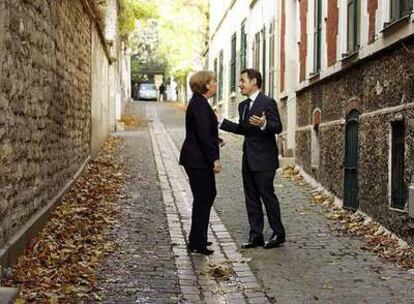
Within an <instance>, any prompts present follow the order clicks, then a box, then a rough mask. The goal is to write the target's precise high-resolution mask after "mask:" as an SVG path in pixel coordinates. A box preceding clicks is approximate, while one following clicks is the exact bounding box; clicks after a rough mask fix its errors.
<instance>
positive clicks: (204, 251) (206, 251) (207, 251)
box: [188, 246, 214, 255]
mask: <svg viewBox="0 0 414 304" xmlns="http://www.w3.org/2000/svg"><path fill="white" fill-rule="evenodd" d="M188 250H189V251H190V252H194V253H200V254H205V255H210V254H213V253H214V250H211V249H208V248H207V247H204V248H193V247H191V246H188Z"/></svg>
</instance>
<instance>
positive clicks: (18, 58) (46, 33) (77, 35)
mask: <svg viewBox="0 0 414 304" xmlns="http://www.w3.org/2000/svg"><path fill="white" fill-rule="evenodd" d="M0 17H1V18H0V20H1V21H0V33H1V34H0V42H1V43H0V246H3V245H4V244H5V242H6V241H7V240H8V239H9V238H10V236H11V235H13V234H14V233H15V232H16V231H17V230H18V229H19V228H20V227H21V226H22V225H23V224H24V223H26V222H27V221H28V220H29V219H30V218H31V217H32V216H33V215H34V214H35V213H36V212H37V211H39V210H40V209H41V208H42V207H44V206H45V205H46V204H47V203H48V202H49V201H50V200H51V199H52V198H53V197H54V196H55V195H56V194H57V193H58V192H59V191H60V190H61V189H62V188H63V186H64V185H65V184H66V183H67V182H68V181H69V180H70V178H71V177H73V175H74V174H75V173H76V172H77V171H78V170H79V168H80V167H81V164H82V163H83V162H84V161H85V159H86V158H87V157H88V156H89V154H90V137H91V136H90V133H91V123H90V121H91V119H90V116H91V114H90V110H91V85H90V82H91V21H90V19H89V17H88V15H87V13H86V11H85V10H84V6H83V4H82V2H81V0H61V1H53V0H35V1H23V0H0Z"/></svg>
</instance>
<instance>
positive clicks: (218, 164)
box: [213, 159, 222, 174]
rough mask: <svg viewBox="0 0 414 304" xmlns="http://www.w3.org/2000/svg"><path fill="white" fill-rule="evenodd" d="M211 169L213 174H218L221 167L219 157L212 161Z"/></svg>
mask: <svg viewBox="0 0 414 304" xmlns="http://www.w3.org/2000/svg"><path fill="white" fill-rule="evenodd" d="M213 170H214V174H219V173H220V172H221V170H222V167H221V163H220V160H219V159H217V160H215V161H214V169H213Z"/></svg>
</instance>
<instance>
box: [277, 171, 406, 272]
mask: <svg viewBox="0 0 414 304" xmlns="http://www.w3.org/2000/svg"><path fill="white" fill-rule="evenodd" d="M282 174H283V176H284V177H285V178H288V179H291V180H292V181H294V182H296V183H299V184H300V185H302V186H303V185H305V183H304V182H303V177H302V176H301V174H300V172H299V170H297V169H295V168H294V167H292V166H290V167H286V168H284V169H283V173H282ZM313 203H315V204H317V205H319V206H321V207H322V210H323V212H324V215H325V217H326V218H327V219H328V220H331V221H332V224H330V225H329V227H330V228H331V230H333V231H336V232H337V233H339V234H348V235H353V236H358V237H361V239H362V240H363V243H364V245H362V246H361V249H363V250H369V251H372V252H374V253H375V254H377V255H378V256H380V257H381V258H385V259H387V260H389V261H392V262H394V263H396V264H397V265H399V266H400V267H402V268H404V269H411V271H412V269H414V248H413V247H411V246H408V245H407V244H406V243H405V242H400V241H399V239H397V238H395V237H394V236H393V235H392V234H391V233H389V232H388V231H387V230H386V229H384V228H383V227H382V226H381V225H380V224H378V223H376V222H374V221H372V219H371V218H369V217H367V216H366V215H364V214H363V213H361V212H359V211H358V212H355V213H354V212H352V211H347V210H344V209H342V208H340V207H338V206H337V205H335V203H334V198H333V197H332V196H331V195H329V194H327V193H316V194H315V195H314V197H313Z"/></svg>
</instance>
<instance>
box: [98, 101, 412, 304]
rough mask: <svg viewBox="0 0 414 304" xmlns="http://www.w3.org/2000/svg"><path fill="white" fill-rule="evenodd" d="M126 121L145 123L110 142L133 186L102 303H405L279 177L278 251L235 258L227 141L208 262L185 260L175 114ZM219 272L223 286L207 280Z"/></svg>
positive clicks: (305, 194) (160, 106)
mask: <svg viewBox="0 0 414 304" xmlns="http://www.w3.org/2000/svg"><path fill="white" fill-rule="evenodd" d="M129 111H130V113H129V114H130V115H135V116H137V117H139V119H140V120H142V121H145V122H147V123H146V124H143V125H142V126H141V127H140V128H139V129H138V130H134V131H125V132H120V133H118V134H117V136H120V137H122V138H124V139H125V142H126V147H125V148H124V150H123V156H122V157H124V158H125V159H124V160H125V161H127V162H128V164H130V166H129V170H131V171H132V172H135V177H134V178H133V179H132V180H131V181H130V183H129V186H127V187H126V189H125V191H126V192H127V194H128V195H127V198H128V199H126V200H125V202H124V203H123V205H122V207H121V208H122V209H123V211H122V213H121V214H122V218H121V219H120V224H119V227H118V228H117V229H116V230H115V231H114V232H113V238H114V239H115V240H116V242H117V243H119V245H120V248H121V249H120V250H119V251H118V252H116V253H114V254H113V255H112V256H110V257H109V258H108V260H107V261H106V263H105V267H104V269H103V270H102V271H101V276H100V277H101V284H102V287H103V293H102V297H103V299H104V302H105V303H133V302H134V303H289V304H291V303H413V300H412V299H413V296H414V290H413V288H412V286H413V285H412V284H413V282H414V276H413V274H410V273H409V272H407V271H406V270H403V269H401V268H398V267H397V266H396V265H394V264H392V263H390V262H387V261H384V260H382V259H380V258H378V257H377V256H376V255H374V254H373V253H370V252H368V251H365V250H362V249H361V247H362V242H361V240H359V239H357V238H352V237H350V236H343V235H342V236H341V235H339V234H338V233H336V232H335V231H334V230H332V229H330V228H329V227H330V225H331V224H332V220H329V219H327V218H326V217H325V216H324V215H323V210H322V209H321V207H319V206H317V205H315V204H312V203H311V200H312V193H313V192H312V188H311V187H310V186H307V185H298V184H297V183H294V182H292V181H290V180H288V179H285V178H283V177H282V176H280V174H278V176H277V177H276V179H275V189H276V193H277V195H278V196H279V199H280V201H281V209H282V217H283V220H284V224H285V226H286V228H287V233H288V236H287V239H288V241H287V243H286V244H285V246H284V247H281V248H275V249H270V250H266V249H261V248H260V249H249V250H240V245H241V243H243V242H244V241H245V240H246V239H247V238H248V224H247V223H248V222H247V217H246V212H245V206H244V197H243V192H242V184H241V176H240V161H241V139H240V138H237V137H235V136H228V135H227V136H226V135H223V136H224V138H225V141H226V143H227V144H226V145H225V146H224V147H223V148H222V161H223V167H224V170H223V173H222V174H221V175H219V176H217V183H218V197H217V199H216V202H215V205H214V207H215V212H213V214H212V217H211V225H210V229H209V240H211V241H212V242H213V246H212V249H214V250H215V253H214V254H213V255H212V256H210V257H205V256H202V255H197V254H191V255H189V254H188V252H187V250H186V247H185V246H186V237H187V235H188V230H189V220H190V215H191V192H190V191H189V185H188V183H187V180H186V176H185V173H184V171H183V170H182V169H181V168H180V167H179V165H178V161H177V156H178V153H179V152H178V151H179V148H180V145H181V143H182V141H183V136H184V129H183V125H184V112H183V111H182V110H180V109H177V108H175V107H172V106H171V105H169V104H167V103H148V102H136V103H133V104H132V105H131V107H130V108H129ZM151 143H152V151H151ZM137 166H139V168H138V167H137ZM167 231H169V234H168V233H167ZM268 232H269V233H270V231H268ZM219 266H223V267H224V269H225V270H227V273H226V275H227V277H225V278H226V279H227V280H221V279H220V278H217V277H215V276H214V275H211V271H210V270H211V269H214V268H215V267H216V268H217V267H219Z"/></svg>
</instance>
